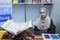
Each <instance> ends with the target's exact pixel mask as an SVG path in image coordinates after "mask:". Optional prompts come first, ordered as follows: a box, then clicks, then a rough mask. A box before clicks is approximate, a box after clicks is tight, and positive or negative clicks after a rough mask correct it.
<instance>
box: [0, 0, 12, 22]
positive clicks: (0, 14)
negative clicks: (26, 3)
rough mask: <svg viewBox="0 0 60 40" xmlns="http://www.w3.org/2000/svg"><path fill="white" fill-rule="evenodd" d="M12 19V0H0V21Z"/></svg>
mask: <svg viewBox="0 0 60 40" xmlns="http://www.w3.org/2000/svg"><path fill="white" fill-rule="evenodd" d="M8 19H10V20H11V19H12V0H5V1H4V0H1V2H0V22H5V21H7V20H8Z"/></svg>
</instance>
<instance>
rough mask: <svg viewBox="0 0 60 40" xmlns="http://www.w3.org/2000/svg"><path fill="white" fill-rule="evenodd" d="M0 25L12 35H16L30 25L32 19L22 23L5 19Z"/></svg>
mask: <svg viewBox="0 0 60 40" xmlns="http://www.w3.org/2000/svg"><path fill="white" fill-rule="evenodd" d="M1 27H2V28H3V29H5V30H7V31H8V32H10V33H11V34H13V35H17V34H19V33H21V32H23V31H25V30H27V29H29V28H31V27H32V21H28V22H25V23H22V24H20V25H19V24H18V23H15V22H14V21H12V20H7V21H6V22H5V23H4V24H3V25H1Z"/></svg>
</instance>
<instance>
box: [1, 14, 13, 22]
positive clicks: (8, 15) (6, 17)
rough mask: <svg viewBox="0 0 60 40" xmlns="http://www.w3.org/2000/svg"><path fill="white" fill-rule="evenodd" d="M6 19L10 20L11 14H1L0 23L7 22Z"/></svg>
mask: <svg viewBox="0 0 60 40" xmlns="http://www.w3.org/2000/svg"><path fill="white" fill-rule="evenodd" d="M8 19H12V17H11V14H4V15H3V14H1V15H0V22H5V21H7V20H8Z"/></svg>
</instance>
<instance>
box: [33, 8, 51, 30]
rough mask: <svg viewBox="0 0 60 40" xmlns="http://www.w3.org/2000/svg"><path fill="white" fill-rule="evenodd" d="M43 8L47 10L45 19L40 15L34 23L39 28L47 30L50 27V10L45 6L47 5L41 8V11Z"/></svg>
mask: <svg viewBox="0 0 60 40" xmlns="http://www.w3.org/2000/svg"><path fill="white" fill-rule="evenodd" d="M42 9H43V10H45V12H46V16H45V17H44V18H45V20H43V19H41V16H40V17H39V18H38V19H37V20H36V22H35V23H34V25H36V26H37V28H38V29H39V30H47V29H48V28H49V27H50V17H49V16H48V15H47V14H48V12H47V10H46V8H45V7H42V8H41V9H40V11H41V10H42Z"/></svg>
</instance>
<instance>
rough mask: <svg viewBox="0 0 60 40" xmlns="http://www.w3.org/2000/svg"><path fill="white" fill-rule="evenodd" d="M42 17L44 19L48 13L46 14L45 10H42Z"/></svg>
mask: <svg viewBox="0 0 60 40" xmlns="http://www.w3.org/2000/svg"><path fill="white" fill-rule="evenodd" d="M40 16H41V17H42V18H45V17H46V12H45V10H43V9H42V10H41V11H40Z"/></svg>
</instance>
